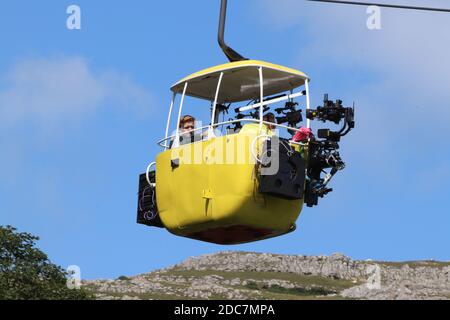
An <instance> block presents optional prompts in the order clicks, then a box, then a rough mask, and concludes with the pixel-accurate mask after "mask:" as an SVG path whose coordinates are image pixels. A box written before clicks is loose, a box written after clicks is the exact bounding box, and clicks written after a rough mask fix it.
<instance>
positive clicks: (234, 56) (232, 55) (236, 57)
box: [217, 0, 248, 62]
mask: <svg viewBox="0 0 450 320" xmlns="http://www.w3.org/2000/svg"><path fill="white" fill-rule="evenodd" d="M226 19H227V0H222V2H221V4H220V20H219V33H218V35H217V40H218V42H219V46H220V48H222V51H223V53H224V54H225V55H226V56H227V58H228V60H230V62H236V61H243V60H248V59H247V58H244V57H243V56H241V55H240V54H239V53H237V52H236V51H234V50H233V49H232V48H230V47H229V46H228V45H227V44H226V43H225V39H224V34H225V21H226Z"/></svg>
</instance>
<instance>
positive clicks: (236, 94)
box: [171, 60, 308, 103]
mask: <svg viewBox="0 0 450 320" xmlns="http://www.w3.org/2000/svg"><path fill="white" fill-rule="evenodd" d="M258 67H262V68H263V78H264V95H265V96H269V95H274V94H278V93H281V92H285V91H289V90H293V89H295V88H297V87H300V86H302V85H304V84H305V80H306V79H308V76H307V75H306V74H304V73H303V72H300V71H297V70H295V69H291V68H287V67H283V66H280V65H276V64H272V63H269V62H264V61H257V60H245V61H237V62H230V63H226V64H222V65H218V66H215V67H212V68H208V69H205V70H202V71H199V72H196V73H194V74H191V75H190V76H188V77H186V78H184V79H182V80H180V81H179V82H177V83H176V84H175V85H173V86H172V88H171V90H172V91H173V92H175V93H182V92H183V88H184V84H185V83H186V82H188V87H187V90H186V95H188V96H192V97H196V98H201V99H206V100H211V101H212V100H214V96H215V94H216V89H217V83H218V80H219V76H220V73H221V72H223V73H224V75H223V78H222V84H221V86H220V92H219V99H218V100H219V103H227V102H239V101H246V100H253V99H257V98H259V95H260V88H259V72H258Z"/></svg>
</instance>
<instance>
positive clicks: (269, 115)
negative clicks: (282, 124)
mask: <svg viewBox="0 0 450 320" xmlns="http://www.w3.org/2000/svg"><path fill="white" fill-rule="evenodd" d="M263 121H264V122H270V124H268V123H266V124H265V125H266V126H267V128H268V129H269V130H275V129H276V125H275V124H276V123H277V121H276V120H275V115H274V114H273V113H272V112H269V113H267V114H266V115H264V117H263Z"/></svg>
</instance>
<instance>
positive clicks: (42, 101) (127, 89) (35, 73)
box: [0, 57, 152, 128]
mask: <svg viewBox="0 0 450 320" xmlns="http://www.w3.org/2000/svg"><path fill="white" fill-rule="evenodd" d="M0 84H1V86H0V124H1V126H3V127H4V128H5V127H10V128H11V127H14V126H16V125H18V124H20V123H23V122H30V123H33V124H36V125H38V126H39V127H43V128H48V127H49V126H50V127H53V126H58V123H64V125H65V124H67V123H70V122H71V121H73V120H75V121H76V120H78V119H80V118H82V117H84V116H88V115H90V114H92V113H94V112H96V111H97V110H99V109H100V108H103V107H106V105H108V106H113V107H116V108H127V110H130V111H138V112H140V111H142V110H144V108H145V109H147V110H148V109H150V108H151V101H152V99H151V96H150V95H149V93H147V92H146V91H145V90H144V89H143V88H142V87H141V86H139V85H137V84H136V83H134V82H133V81H132V80H130V79H129V78H128V77H127V76H125V75H123V74H121V73H118V72H116V71H103V72H96V71H93V70H92V69H91V68H90V66H89V65H88V63H87V62H86V61H85V60H84V59H83V58H80V57H62V58H61V57H60V58H54V59H48V58H41V59H30V60H24V61H21V62H19V63H17V64H16V65H14V66H13V67H12V68H11V69H10V70H9V72H7V74H6V75H4V76H2V78H1V79H0Z"/></svg>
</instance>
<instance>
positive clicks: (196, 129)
mask: <svg viewBox="0 0 450 320" xmlns="http://www.w3.org/2000/svg"><path fill="white" fill-rule="evenodd" d="M238 122H253V123H258V124H259V120H258V119H249V118H244V119H238V120H229V121H224V122H220V123H216V124H214V125H213V126H203V127H200V128H195V129H193V130H189V131H186V132H184V134H189V133H193V132H196V131H201V130H205V129H209V128H211V127H220V126H223V125H227V124H233V123H238ZM263 124H265V125H273V126H275V127H279V128H283V129H287V130H292V131H295V132H299V131H300V129H299V128H293V127H289V126H285V125H283V124H279V123H274V122H268V121H263ZM175 137H176V135H172V136H170V137H167V138H163V139H161V140H158V141H157V142H156V144H157V145H159V146H160V147H162V148H169V146H168V145H167V141H169V140H172V139H174V138H175ZM291 142H292V143H297V142H295V141H291ZM162 143H164V145H163V144H162ZM298 144H299V145H303V144H301V143H298Z"/></svg>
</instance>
